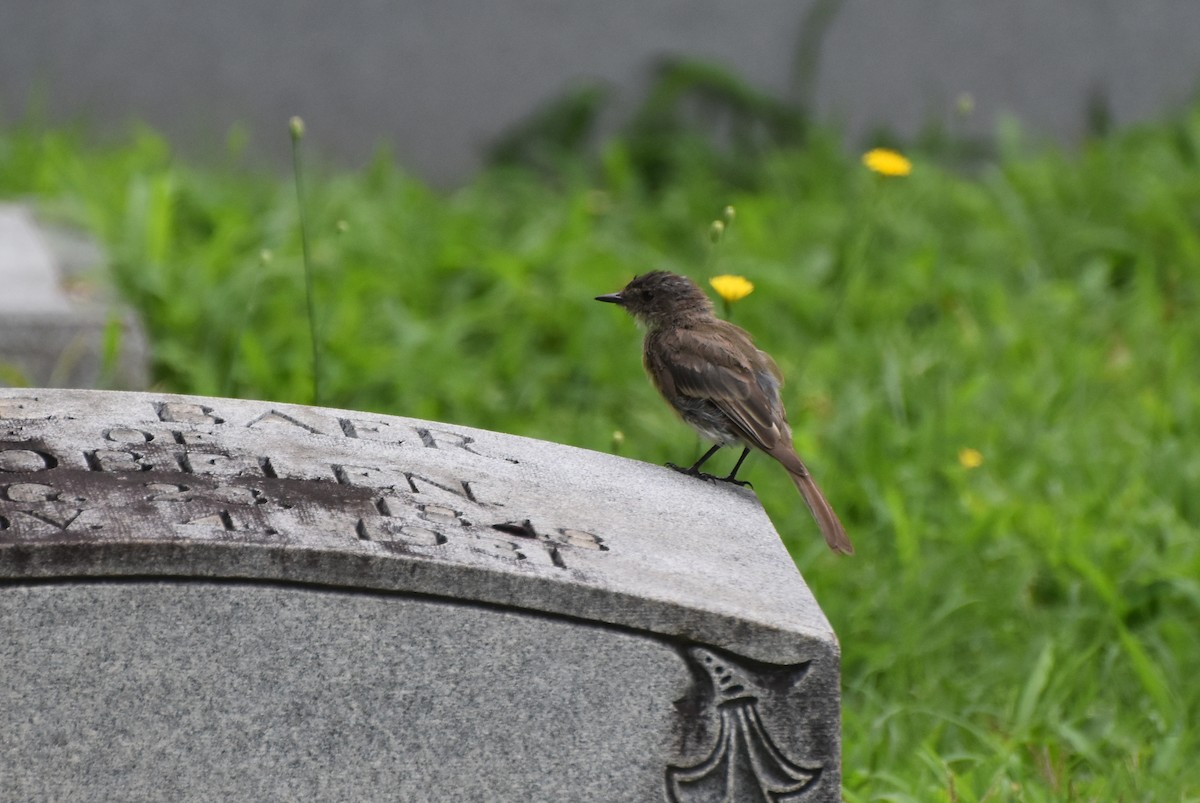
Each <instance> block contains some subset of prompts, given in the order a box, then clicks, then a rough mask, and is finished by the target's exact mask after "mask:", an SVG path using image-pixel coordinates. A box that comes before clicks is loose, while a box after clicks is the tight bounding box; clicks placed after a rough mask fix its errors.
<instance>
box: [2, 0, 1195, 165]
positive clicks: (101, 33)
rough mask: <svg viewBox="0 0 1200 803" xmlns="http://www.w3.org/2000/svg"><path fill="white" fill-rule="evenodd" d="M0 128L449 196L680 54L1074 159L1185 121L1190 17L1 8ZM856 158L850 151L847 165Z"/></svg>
mask: <svg viewBox="0 0 1200 803" xmlns="http://www.w3.org/2000/svg"><path fill="white" fill-rule="evenodd" d="M0 43H2V44H0V124H2V125H9V124H12V123H13V122H15V121H17V120H19V119H21V118H23V117H24V116H25V115H26V114H27V112H28V110H29V109H30V108H37V109H38V110H39V112H38V113H39V114H41V115H42V116H43V118H44V119H46V120H48V121H50V122H54V123H59V122H72V121H86V122H87V123H88V124H89V125H90V126H92V127H93V129H94V130H95V131H96V132H97V133H100V134H105V133H117V132H121V131H123V130H125V128H126V127H127V125H128V124H129V122H130V121H133V120H140V121H144V122H147V123H149V124H150V125H151V126H153V127H154V128H156V129H158V130H160V131H162V132H164V133H165V134H167V135H168V136H169V137H170V138H171V140H172V141H173V142H176V143H178V145H179V146H180V147H182V148H183V149H184V150H185V151H187V152H189V153H191V154H194V155H198V156H201V157H203V156H206V155H219V154H221V153H222V152H223V150H224V148H225V143H226V140H227V138H228V137H229V134H230V131H231V127H232V126H234V125H235V124H238V123H241V124H244V126H245V128H244V130H245V131H246V132H247V133H248V134H249V152H250V154H251V155H252V156H253V157H255V158H262V159H264V160H266V161H268V162H278V163H279V164H282V163H283V157H284V156H285V154H286V152H287V148H288V137H287V119H288V118H289V117H290V116H291V115H293V114H299V115H302V116H303V117H304V119H305V121H306V123H307V126H308V132H309V137H310V143H311V147H312V148H314V149H315V150H316V151H317V152H318V153H320V154H321V155H322V157H324V158H327V159H330V160H333V161H335V162H337V163H339V164H342V165H344V166H348V167H354V166H357V165H359V164H361V163H362V162H363V161H364V160H365V159H366V158H368V157H369V156H370V154H371V153H372V152H373V151H374V149H375V148H376V146H377V145H379V144H380V143H386V144H387V145H389V146H390V147H391V149H392V150H393V152H394V153H395V154H396V156H397V157H398V159H399V161H400V162H401V163H402V164H404V165H405V166H406V167H407V168H408V169H410V170H411V171H413V172H415V173H417V174H418V175H421V176H423V177H425V178H427V179H429V180H431V181H433V182H435V183H437V184H441V185H448V184H454V183H457V182H460V181H463V180H464V179H466V178H467V177H469V176H470V175H471V173H472V172H473V171H474V170H475V169H476V168H477V167H478V166H479V165H480V163H481V159H482V158H483V153H484V149H485V147H486V146H487V145H489V144H490V143H492V142H494V141H495V140H496V138H497V137H498V136H500V135H501V134H502V133H503V132H505V131H506V130H508V129H510V128H511V127H512V126H513V125H515V124H517V123H519V122H520V121H521V120H523V119H525V118H527V117H528V116H529V115H530V114H531V113H533V112H534V111H535V110H537V109H538V108H539V107H540V105H541V104H543V103H545V102H546V101H548V100H551V99H553V98H555V97H558V96H560V95H561V94H562V93H563V92H564V91H566V90H568V89H570V88H572V87H578V86H580V85H581V84H586V83H599V84H601V85H603V86H606V87H609V88H611V90H612V93H613V94H612V99H613V102H612V103H611V104H610V106H609V107H608V109H609V111H607V112H606V114H607V115H608V116H609V117H611V118H612V124H616V123H617V122H619V120H620V117H621V115H622V113H623V112H624V113H627V112H628V110H629V109H631V108H632V107H633V106H634V105H635V104H636V102H637V101H638V100H639V99H640V98H641V96H642V94H643V93H644V90H645V88H646V85H647V81H648V80H649V77H650V76H651V74H652V70H653V67H654V65H655V64H656V63H657V62H658V61H659V60H660V59H662V58H664V57H672V56H686V57H690V58H695V59H700V60H704V61H710V62H712V63H715V64H718V65H722V66H724V67H726V68H727V69H729V70H730V71H731V72H732V73H734V74H735V75H737V76H739V77H740V78H742V79H743V80H745V81H746V82H748V83H750V84H751V85H753V86H754V87H756V88H758V89H760V90H761V91H763V92H765V93H767V94H769V95H771V96H773V97H776V98H779V99H782V100H788V101H795V102H806V103H807V104H808V106H809V108H811V109H812V110H813V111H815V113H816V115H817V117H818V118H819V119H823V120H827V121H830V122H833V123H836V124H839V125H841V126H842V127H843V129H844V130H845V131H846V133H847V135H848V137H849V138H850V139H851V141H852V142H855V140H856V139H861V137H862V135H863V134H864V133H865V132H867V131H870V130H873V129H874V128H875V127H877V126H886V127H890V128H891V129H892V130H893V131H895V132H897V133H898V134H900V135H911V134H913V133H914V132H916V131H918V130H919V129H920V128H921V127H922V126H923V125H925V124H928V123H930V122H931V121H933V122H939V121H940V122H946V121H949V120H951V118H952V117H954V116H955V114H956V112H955V109H956V105H957V103H958V100H959V98H960V97H962V95H963V93H969V95H970V97H971V99H972V100H973V103H974V111H973V112H972V114H971V115H970V116H969V118H967V119H965V120H958V121H956V122H954V125H955V126H957V129H956V130H958V131H960V132H962V133H973V134H988V133H991V132H993V131H994V130H995V125H996V120H997V116H998V115H1000V114H1003V113H1012V114H1014V115H1016V116H1017V117H1018V118H1019V119H1020V120H1022V122H1023V123H1024V124H1025V126H1026V128H1027V129H1028V130H1029V131H1031V132H1033V133H1035V134H1041V135H1045V136H1049V137H1053V138H1056V139H1059V140H1062V141H1066V142H1070V141H1073V140H1075V139H1077V138H1078V137H1079V136H1080V135H1081V134H1083V133H1084V132H1085V131H1086V130H1087V126H1088V125H1089V123H1088V120H1089V118H1090V119H1091V120H1092V122H1093V124H1094V123H1095V121H1096V120H1098V119H1103V120H1107V121H1108V122H1111V123H1113V124H1116V125H1121V124H1126V123H1129V122H1132V121H1137V120H1142V119H1147V118H1150V117H1153V116H1156V115H1160V114H1163V113H1166V112H1169V111H1170V110H1172V109H1174V108H1178V107H1179V106H1180V105H1182V104H1183V103H1185V102H1187V101H1188V100H1190V99H1191V98H1192V97H1193V95H1194V90H1195V88H1196V87H1197V79H1198V78H1200V3H1197V2H1195V0H1138V2H1130V0H1058V2H1049V0H1004V2H997V0H890V1H888V2H879V0H874V1H872V0H843V1H839V0H748V1H747V2H732V1H731V0H726V1H725V2H716V1H715V0H687V1H685V0H639V1H638V2H631V1H630V0H626V1H625V2H596V0H498V1H497V2H479V1H478V0H426V2H408V3H401V2H395V0H392V1H391V2H388V0H342V1H341V2H329V1H328V0H204V1H203V2H190V1H189V2H184V1H183V0H3V2H2V3H0ZM855 144H857V142H856V143H855Z"/></svg>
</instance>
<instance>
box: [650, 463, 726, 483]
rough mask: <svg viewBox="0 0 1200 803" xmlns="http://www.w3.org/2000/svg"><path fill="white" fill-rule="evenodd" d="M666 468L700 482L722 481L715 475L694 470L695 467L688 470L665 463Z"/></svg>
mask: <svg viewBox="0 0 1200 803" xmlns="http://www.w3.org/2000/svg"><path fill="white" fill-rule="evenodd" d="M666 466H667V468H669V469H671V470H672V471H678V472H679V473H680V474H687V475H688V476H689V477H696V478H697V479H701V480H715V481H716V482H721V481H722V478H721V477H718V476H716V475H715V474H705V473H704V472H703V471H701V470H700V469H698V468H696V467H695V466H691V467H690V468H684V467H683V466H677V465H675V464H674V463H667V464H666ZM735 482H736V480H735Z"/></svg>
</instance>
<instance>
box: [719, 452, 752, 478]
mask: <svg viewBox="0 0 1200 803" xmlns="http://www.w3.org/2000/svg"><path fill="white" fill-rule="evenodd" d="M748 454H750V447H749V446H747V447H745V448H743V449H742V456H741V457H739V458H738V459H737V462H736V463H734V464H733V471H731V472H729V476H728V477H722V478H721V482H732V483H733V484H734V485H737V486H740V487H742V488H745V487H746V486H747V485H750V483H748V482H746V481H745V480H739V479H738V478H737V473H738V469H739V468H741V467H742V461H743V460H745V459H746V455H748ZM750 487H751V488H753V487H754V486H753V485H750Z"/></svg>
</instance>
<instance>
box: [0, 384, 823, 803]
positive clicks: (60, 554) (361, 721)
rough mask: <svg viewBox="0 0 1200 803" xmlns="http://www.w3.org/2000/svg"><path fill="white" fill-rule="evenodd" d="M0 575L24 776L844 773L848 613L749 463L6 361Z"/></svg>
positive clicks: (223, 783)
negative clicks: (615, 452) (116, 386)
mask: <svg viewBox="0 0 1200 803" xmlns="http://www.w3.org/2000/svg"><path fill="white" fill-rule="evenodd" d="M0 578H6V579H2V580H0V627H3V628H4V632H5V633H6V634H8V635H9V638H7V639H6V642H5V643H4V646H3V647H0V673H3V674H4V676H5V678H6V683H5V684H3V686H2V687H0V688H2V690H0V711H2V712H3V713H2V714H0V717H2V720H0V753H2V754H4V755H5V756H8V757H11V760H9V761H6V765H7V766H6V773H5V777H4V779H2V780H0V797H13V796H15V798H17V799H25V798H56V797H58V798H69V797H75V796H78V795H80V794H82V793H83V791H84V790H86V791H87V793H88V794H87V796H88V797H91V798H93V799H94V798H99V797H106V796H108V797H114V798H115V797H119V798H121V799H161V798H163V797H166V798H171V799H182V798H189V797H193V798H210V799H221V798H229V797H239V798H243V799H271V798H286V797H306V798H317V799H334V798H337V799H374V798H377V797H384V798H391V799H402V800H449V799H453V800H630V801H646V800H680V801H708V800H739V801H740V800H776V799H778V800H793V799H794V800H838V799H839V786H840V767H839V760H840V755H839V698H838V648H837V643H836V640H835V638H834V636H833V633H832V631H831V630H830V628H829V625H828V623H827V621H826V620H825V618H824V616H823V615H822V613H821V611H820V609H819V608H818V607H817V605H816V602H815V601H814V600H813V598H812V596H811V594H810V593H809V591H808V589H807V588H806V586H805V585H804V582H803V580H802V579H801V578H800V576H799V574H798V572H797V571H796V569H795V567H794V565H793V564H792V562H791V560H790V558H789V556H788V555H787V553H786V551H785V550H784V549H783V547H782V545H781V544H780V543H779V541H778V538H777V536H776V534H775V532H774V530H773V528H772V527H771V526H770V523H769V522H768V520H767V519H766V517H765V515H764V513H763V511H762V509H761V507H760V506H759V505H758V503H757V501H756V500H755V499H754V497H753V495H752V494H750V493H749V492H747V491H744V490H741V489H737V488H733V487H730V486H724V485H713V484H708V483H704V482H700V481H697V480H694V479H692V478H689V477H685V476H682V475H679V474H676V473H674V472H671V471H667V470H664V469H661V468H658V467H656V466H651V465H647V464H644V463H638V462H634V461H630V460H625V459H621V458H616V457H612V456H609V455H604V454H599V453H594V452H588V451H583V450H579V449H574V448H570V447H564V446H560V445H556V444H550V443H544V442H539V441H533V440H529V439H525V438H518V437H513V436H506V435H500V434H497V433H491V432H485V431H480V430H474V429H468V428H465V427H457V426H452V425H448V424H437V423H431V422H425V421H417V420H413V419H404V418H395V417H388V416H378V415H372V414H367V413H356V412H350V411H341V410H328V409H320V408H310V407H299V406H290V405H279V404H271V403H265V402H249V401H235V400H229V399H204V398H195V397H181V396H169V395H158V394H141V393H103V392H94V391H50V390H36V391H12V390H2V391H0ZM13 767H16V771H15V773H14V772H13V771H12V769H11V768H13ZM9 792H11V794H8V793H9ZM729 795H732V796H729ZM771 795H775V796H774V797H772V796H771Z"/></svg>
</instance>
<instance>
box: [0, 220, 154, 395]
mask: <svg viewBox="0 0 1200 803" xmlns="http://www.w3.org/2000/svg"><path fill="white" fill-rule="evenodd" d="M99 259H100V256H99V252H98V250H97V249H96V248H95V247H94V246H93V245H91V244H90V243H89V242H87V241H86V240H83V239H81V238H80V237H78V236H75V235H72V234H70V233H67V232H65V231H62V232H60V231H55V230H52V229H47V228H45V227H43V226H41V225H39V223H38V221H37V220H36V219H35V218H34V216H33V215H32V214H31V213H30V212H29V210H27V209H26V208H25V207H23V206H20V205H17V204H0V384H11V380H10V379H9V377H10V376H12V375H16V376H19V377H20V378H21V379H22V380H23V381H24V382H25V383H33V384H39V385H49V386H52V387H54V386H73V387H94V386H95V385H97V384H98V383H99V382H101V381H102V380H103V381H106V382H108V383H110V384H112V385H116V386H119V387H127V388H140V387H145V385H146V373H147V372H146V361H147V358H146V343H145V336H144V334H143V333H142V330H141V327H140V325H139V324H138V322H137V320H136V319H135V318H134V316H133V315H132V314H131V313H130V312H129V311H128V310H122V309H120V308H119V307H118V306H116V305H114V304H112V303H110V302H109V301H108V300H106V299H105V298H104V296H103V293H101V292H99V291H98V289H97V285H96V282H95V280H94V277H92V280H91V281H90V282H89V281H87V280H86V279H85V277H84V276H83V275H82V274H84V273H85V272H87V271H92V272H94V271H95V270H96V269H97V267H98V265H97V262H98V260H99ZM68 274H74V275H73V276H69V275H68ZM68 282H73V284H72V286H73V291H72V292H68V290H67V284H68ZM110 328H111V329H112V330H113V331H112V334H113V335H115V349H114V350H113V353H112V354H111V355H105V354H104V350H105V346H104V342H105V339H106V337H107V336H109V335H108V334H107V333H109V330H110ZM106 360H107V361H108V364H106Z"/></svg>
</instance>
